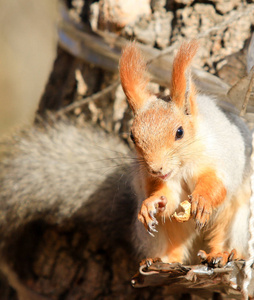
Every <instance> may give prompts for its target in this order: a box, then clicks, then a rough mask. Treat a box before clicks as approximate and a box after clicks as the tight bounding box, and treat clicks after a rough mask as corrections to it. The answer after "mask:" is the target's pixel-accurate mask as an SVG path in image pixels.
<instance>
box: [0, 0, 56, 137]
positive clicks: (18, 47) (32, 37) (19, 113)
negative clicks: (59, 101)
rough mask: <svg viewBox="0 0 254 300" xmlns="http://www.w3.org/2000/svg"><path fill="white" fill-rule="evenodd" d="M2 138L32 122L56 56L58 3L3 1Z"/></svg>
mask: <svg viewBox="0 0 254 300" xmlns="http://www.w3.org/2000/svg"><path fill="white" fill-rule="evenodd" d="M0 7H1V9H0V135H2V134H3V133H4V132H9V131H10V130H11V129H12V128H14V127H16V126H18V125H19V124H24V123H28V122H31V121H32V120H33V116H34V112H35V110H36V108H37V105H38V102H39V99H40V96H41V94H42V92H43V90H44V87H45V83H46V82H47V79H48V76H49V73H50V71H51V68H52V65H53V62H54V58H55V55H56V44H57V33H56V19H57V1H56V0H43V1H38V0H18V1H9V0H0Z"/></svg>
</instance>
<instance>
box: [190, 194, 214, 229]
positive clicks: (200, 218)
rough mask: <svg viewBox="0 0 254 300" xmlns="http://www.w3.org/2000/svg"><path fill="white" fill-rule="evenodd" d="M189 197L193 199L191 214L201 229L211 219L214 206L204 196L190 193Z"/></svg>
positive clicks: (197, 226)
mask: <svg viewBox="0 0 254 300" xmlns="http://www.w3.org/2000/svg"><path fill="white" fill-rule="evenodd" d="M189 199H190V201H191V214H192V217H193V218H194V219H195V220H196V228H198V229H199V230H201V229H202V228H203V227H204V226H206V225H207V223H208V221H209V219H210V216H211V214H212V206H211V204H210V203H209V202H208V201H206V200H205V198H204V197H202V196H201V195H198V194H192V195H190V196H189Z"/></svg>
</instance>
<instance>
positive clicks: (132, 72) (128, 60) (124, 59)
mask: <svg viewBox="0 0 254 300" xmlns="http://www.w3.org/2000/svg"><path fill="white" fill-rule="evenodd" d="M119 72H120V79H121V83H122V87H123V90H124V93H125V95H126V97H127V99H128V102H129V105H130V107H131V109H132V110H133V112H134V113H136V112H137V111H138V110H139V109H140V108H141V107H142V106H143V105H144V103H145V102H146V100H147V99H148V98H149V97H150V96H151V94H150V93H149V92H148V90H147V84H148V82H149V79H148V77H147V76H146V74H145V73H146V63H145V61H144V60H143V58H142V56H141V53H140V51H139V49H138V48H137V46H136V44H135V42H132V43H130V44H129V45H128V46H126V47H125V48H124V50H123V52H122V56H121V59H120V62H119Z"/></svg>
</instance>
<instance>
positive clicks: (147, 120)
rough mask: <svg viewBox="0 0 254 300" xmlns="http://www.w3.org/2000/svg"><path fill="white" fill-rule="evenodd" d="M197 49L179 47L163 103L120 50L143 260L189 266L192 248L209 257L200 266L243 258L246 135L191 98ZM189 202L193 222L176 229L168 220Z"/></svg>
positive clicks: (206, 102) (202, 99)
mask: <svg viewBox="0 0 254 300" xmlns="http://www.w3.org/2000/svg"><path fill="white" fill-rule="evenodd" d="M197 49H198V43H197V41H195V40H194V41H191V42H185V43H183V44H182V45H181V47H180V49H179V50H178V52H177V54H176V56H175V58H174V61H173V69H172V76H171V84H170V87H169V88H170V94H169V95H168V96H166V97H162V98H160V97H159V96H157V95H154V94H152V93H151V92H150V91H149V89H148V83H149V78H148V76H147V75H146V62H145V60H144V59H143V57H142V55H141V53H140V51H139V49H138V47H137V46H136V43H135V42H133V43H130V44H129V45H128V46H126V47H125V49H124V50H123V53H122V57H121V59H120V64H119V68H120V78H121V84H122V87H123V90H124V92H125V94H126V97H127V100H128V103H129V105H130V107H131V109H132V111H133V113H134V120H133V124H132V128H131V134H130V137H131V139H132V140H133V143H134V144H135V148H136V152H137V158H138V161H139V167H138V172H137V173H138V174H137V176H136V177H135V178H134V180H133V184H134V186H135V192H136V194H137V195H138V198H139V213H138V220H139V221H140V222H141V223H142V224H143V225H144V227H145V229H146V230H147V231H148V232H149V233H150V234H151V235H152V236H153V237H146V238H144V231H142V229H140V228H139V226H140V224H139V223H138V222H136V226H137V231H138V232H140V233H138V235H139V237H140V238H139V243H140V248H142V251H143V253H144V254H145V255H146V257H157V256H158V257H160V258H161V259H162V261H164V262H174V261H177V262H182V263H188V262H189V263H190V262H193V259H194V257H195V256H196V255H197V252H195V251H194V249H196V248H197V249H203V250H205V251H207V252H208V253H206V252H205V251H200V252H199V256H200V257H201V259H203V260H206V261H208V262H209V263H211V264H215V263H216V264H218V265H224V264H225V263H226V262H227V261H228V259H229V256H230V255H229V253H230V251H231V250H232V249H235V250H236V251H237V255H238V257H241V258H244V257H245V256H246V252H247V241H248V229H247V228H248V225H247V224H248V217H249V207H248V206H249V198H250V193H251V191H250V166H249V165H250V164H249V152H250V151H249V150H250V146H249V144H248V141H249V137H250V132H249V131H248V128H247V127H246V125H245V124H244V122H243V121H242V120H241V119H240V118H239V117H237V116H235V115H233V114H231V113H227V112H223V111H222V110H221V109H220V108H219V107H218V106H217V105H216V103H215V102H216V101H215V100H214V99H213V97H212V96H207V95H201V94H199V93H198V92H197V90H196V88H195V85H194V83H193V81H192V78H191V71H190V64H191V61H192V59H193V57H194V55H195V54H196V52H197ZM188 198H189V201H190V203H191V215H192V220H190V221H188V222H186V223H179V222H177V221H176V220H175V219H172V218H171V216H172V214H173V213H174V212H175V211H178V210H179V204H180V203H181V202H182V201H184V200H186V199H188ZM198 229H199V230H198ZM201 229H202V230H201ZM234 254H235V253H234V252H233V254H232V255H234ZM232 255H231V256H232ZM194 260H195V259H194Z"/></svg>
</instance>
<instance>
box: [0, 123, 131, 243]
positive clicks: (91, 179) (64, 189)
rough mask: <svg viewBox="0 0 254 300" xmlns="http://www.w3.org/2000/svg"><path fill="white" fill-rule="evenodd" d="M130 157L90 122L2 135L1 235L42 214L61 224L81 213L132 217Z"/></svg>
mask: <svg viewBox="0 0 254 300" xmlns="http://www.w3.org/2000/svg"><path fill="white" fill-rule="evenodd" d="M130 161H131V157H130V156H129V149H128V147H127V146H126V145H125V144H124V143H123V142H122V141H120V139H118V138H116V137H113V136H111V135H107V134H106V133H105V132H103V131H102V130H101V129H98V128H92V127H90V126H88V125H87V126H86V127H84V128H77V127H76V126H74V125H71V124H65V123H63V122H60V123H56V124H54V125H53V126H49V125H47V126H45V127H44V128H42V127H32V128H30V129H28V130H25V131H23V132H19V133H18V134H17V135H16V136H13V137H12V138H10V139H8V140H5V141H2V142H1V144H0V235H1V240H2V241H3V240H4V237H5V236H8V235H9V234H11V233H12V232H13V231H15V230H17V228H19V227H20V226H24V224H26V223H28V222H30V221H31V220H37V219H43V220H44V221H45V222H49V223H53V224H55V223H60V222H63V221H64V220H66V219H70V218H81V219H83V220H86V221H91V220H92V221H93V222H101V223H102V224H104V225H105V226H104V227H110V226H111V225H110V224H114V223H116V222H114V219H116V218H118V219H119V220H125V221H124V222H125V223H126V222H127V223H128V222H131V221H128V220H131V219H132V217H131V214H132V213H133V211H134V206H135V201H133V195H132V192H131V187H130V182H129V179H128V178H129V175H128V176H127V174H128V173H129V172H130V167H129V163H130ZM123 214H125V215H126V214H129V217H127V218H123ZM119 222H120V221H119ZM119 222H118V224H120V223H119ZM122 222H123V221H122ZM128 225H129V224H122V226H123V227H124V226H128ZM119 226H120V225H119ZM111 229H112V228H111ZM122 230H123V228H122Z"/></svg>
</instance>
